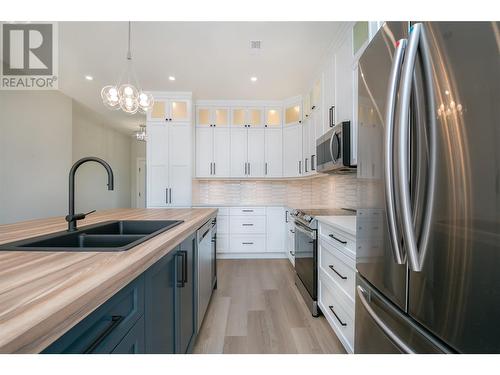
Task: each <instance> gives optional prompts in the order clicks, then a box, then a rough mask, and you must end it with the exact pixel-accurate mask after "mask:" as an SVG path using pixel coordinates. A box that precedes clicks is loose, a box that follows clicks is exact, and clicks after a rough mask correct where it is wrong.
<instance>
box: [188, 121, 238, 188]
mask: <svg viewBox="0 0 500 375" xmlns="http://www.w3.org/2000/svg"><path fill="white" fill-rule="evenodd" d="M230 142H231V140H230V133H229V128H224V127H222V128H217V127H212V128H203V127H198V128H197V129H196V177H201V178H203V177H230V169H229V166H230V144H231V143H230Z"/></svg>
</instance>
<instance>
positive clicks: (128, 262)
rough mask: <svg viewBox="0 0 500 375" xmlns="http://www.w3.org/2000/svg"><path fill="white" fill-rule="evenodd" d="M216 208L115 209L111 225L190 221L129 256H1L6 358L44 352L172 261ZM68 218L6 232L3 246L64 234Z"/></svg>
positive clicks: (94, 218) (0, 239) (0, 337)
mask: <svg viewBox="0 0 500 375" xmlns="http://www.w3.org/2000/svg"><path fill="white" fill-rule="evenodd" d="M216 212H217V210H216V209H214V208H186V209H115V210H109V211H102V212H98V213H95V214H92V215H89V216H88V217H87V218H86V219H85V220H81V221H79V222H78V226H79V227H82V226H84V225H89V224H96V223H99V222H102V221H108V220H184V223H182V224H180V225H178V226H176V227H174V228H172V229H170V230H168V231H166V232H163V233H160V234H159V235H157V236H155V237H153V238H151V239H150V240H148V241H146V242H143V243H141V244H139V245H137V246H135V247H133V248H132V249H130V250H128V251H125V252H46V251H44V252H33V251H0V353H39V352H41V351H42V350H43V349H45V348H46V347H47V346H49V345H50V344H51V343H52V342H54V341H55V340H57V339H58V338H59V337H61V336H62V335H63V334H64V333H66V332H67V331H68V330H69V329H71V328H72V327H73V326H75V325H76V324H77V323H78V322H80V321H81V320H82V319H83V318H85V317H86V316H88V315H89V314H90V313H91V312H92V311H94V310H95V309H96V308H97V307H99V306H100V305H101V304H103V303H104V302H105V301H107V300H108V299H109V298H110V297H111V296H113V295H114V294H115V293H116V292H118V291H119V290H120V289H121V288H123V287H124V286H125V285H127V284H128V283H129V282H130V281H132V280H134V279H135V278H136V277H137V276H139V275H140V274H142V273H143V272H144V271H145V270H146V269H147V268H149V267H150V266H151V265H153V264H154V263H155V262H156V261H157V260H159V259H160V258H162V257H163V256H164V255H165V254H168V253H169V252H170V251H171V250H173V249H174V248H175V247H176V246H177V245H178V244H180V243H181V242H182V241H183V240H184V239H186V238H187V237H188V236H189V235H190V234H191V233H193V232H194V231H196V230H197V229H198V228H199V227H200V226H201V225H203V224H204V223H205V222H206V221H207V220H208V219H209V218H210V217H211V216H214V215H215V214H216ZM66 228H67V223H66V222H65V221H64V219H63V218H62V217H58V218H50V219H42V220H33V221H27V222H22V223H16V224H6V225H0V244H2V243H6V242H12V241H17V240H21V239H25V238H28V237H34V236H38V235H43V234H48V233H53V232H58V231H63V230H66Z"/></svg>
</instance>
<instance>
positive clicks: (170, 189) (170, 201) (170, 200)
mask: <svg viewBox="0 0 500 375" xmlns="http://www.w3.org/2000/svg"><path fill="white" fill-rule="evenodd" d="M168 191H169V193H170V194H169V195H170V199H169V203H172V188H169V189H168Z"/></svg>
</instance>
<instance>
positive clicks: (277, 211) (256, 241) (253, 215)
mask: <svg viewBox="0 0 500 375" xmlns="http://www.w3.org/2000/svg"><path fill="white" fill-rule="evenodd" d="M284 222H285V210H284V208H283V207H222V208H219V212H218V214H217V253H218V254H221V256H222V257H223V258H284V257H285V231H284V225H283V223H284Z"/></svg>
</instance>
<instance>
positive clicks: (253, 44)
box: [250, 40, 262, 49]
mask: <svg viewBox="0 0 500 375" xmlns="http://www.w3.org/2000/svg"><path fill="white" fill-rule="evenodd" d="M261 45H262V41H261V40H251V41H250V49H260V48H261Z"/></svg>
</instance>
